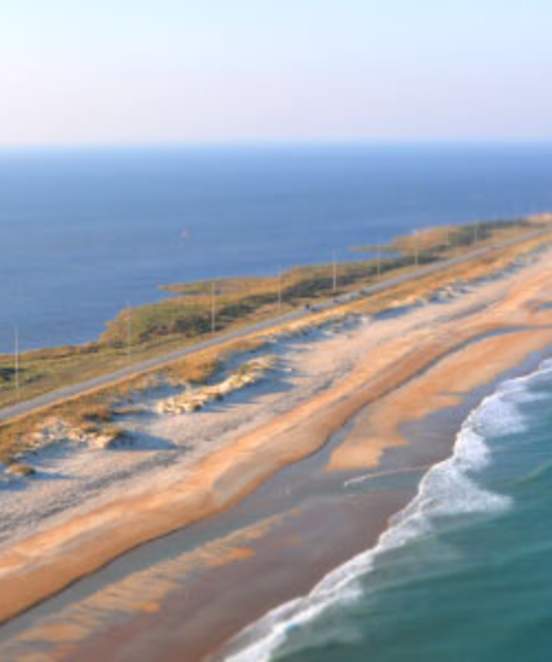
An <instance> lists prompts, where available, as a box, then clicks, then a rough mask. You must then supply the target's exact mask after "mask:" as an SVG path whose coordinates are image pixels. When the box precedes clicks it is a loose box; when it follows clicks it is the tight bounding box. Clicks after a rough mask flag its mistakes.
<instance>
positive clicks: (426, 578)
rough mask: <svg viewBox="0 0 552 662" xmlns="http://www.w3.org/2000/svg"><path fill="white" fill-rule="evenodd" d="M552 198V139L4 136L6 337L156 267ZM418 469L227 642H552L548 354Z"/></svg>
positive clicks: (346, 651)
mask: <svg viewBox="0 0 552 662" xmlns="http://www.w3.org/2000/svg"><path fill="white" fill-rule="evenodd" d="M547 210H552V145H548V146H546V145H544V146H536V145H486V146H483V145H463V146H460V145H433V146H427V145H426V146H414V145H410V146H287V147H264V148H261V147H250V148H238V147H233V148H224V149H223V148H202V149H200V148H181V149H172V150H169V149H165V150H161V149H148V150H145V149H144V150H141V149H133V150H129V149H127V150H122V149H121V150H103V149H102V150H95V151H93V150H89V151H78V150H74V151H20V152H3V153H0V246H1V254H0V255H1V257H0V260H1V261H0V282H1V284H2V285H1V286H2V290H1V295H0V301H1V306H0V351H10V349H11V348H12V338H13V328H14V325H17V327H18V328H19V332H20V336H21V341H22V348H23V349H26V348H31V347H40V346H47V345H54V344H55V345H58V344H64V343H77V342H82V341H86V340H90V339H93V338H95V337H96V336H97V335H98V333H100V332H101V330H102V328H103V325H104V324H105V322H106V320H108V319H110V318H112V317H113V316H114V315H115V314H116V313H117V312H118V310H119V309H120V308H121V307H123V306H124V305H126V304H127V302H128V303H130V304H131V305H137V304H140V303H143V302H148V301H154V300H156V299H158V298H159V297H161V296H162V294H161V293H160V292H159V290H158V285H160V284H162V283H170V282H175V281H183V280H194V279H200V278H214V277H221V276H230V275H238V274H266V273H274V272H276V271H277V270H278V269H280V268H285V267H290V266H293V265H297V264H305V263H316V262H323V261H328V260H329V259H331V255H332V251H334V250H335V251H336V252H337V254H338V256H339V258H340V259H342V260H345V259H348V258H350V257H351V256H352V255H353V254H352V253H350V250H349V249H350V247H351V246H355V245H359V244H364V243H370V242H374V241H381V240H387V239H390V238H391V237H392V236H394V235H397V234H400V233H404V232H409V231H411V230H412V229H414V228H417V227H420V226H430V225H436V224H446V223H458V222H462V221H473V220H475V219H487V218H500V217H502V218H509V217H515V216H520V215H525V214H528V213H536V212H540V211H547ZM551 291H552V289H551ZM412 480H416V481H417V482H416V483H415V484H413V485H412V488H413V493H414V492H416V491H417V494H416V496H415V498H414V499H413V500H412V501H411V502H410V504H409V505H408V506H407V507H406V508H405V509H404V510H403V511H401V512H400V513H398V514H397V515H396V516H395V517H394V518H393V520H392V522H391V524H390V526H389V528H388V529H387V530H386V531H385V532H384V533H383V534H382V536H381V537H380V539H379V541H378V543H377V544H376V545H375V546H374V547H372V548H370V549H366V550H365V551H364V552H363V553H361V554H360V555H358V556H356V557H355V558H353V559H351V560H350V561H348V562H347V563H345V564H344V565H342V566H340V567H338V568H336V569H334V570H333V571H332V572H330V573H329V574H328V575H327V576H326V577H325V578H324V579H323V580H322V581H321V582H320V583H319V584H318V585H317V586H316V587H315V588H314V589H313V591H312V592H311V593H310V594H308V595H305V596H302V597H299V598H297V599H295V600H294V601H292V602H290V603H287V604H283V605H281V606H280V607H278V608H277V609H276V610H274V611H272V612H269V613H268V614H267V615H266V616H265V617H263V618H262V619H261V620H260V621H258V622H257V623H254V624H252V625H251V626H250V627H249V628H248V629H247V630H246V631H245V632H244V633H242V635H239V636H238V639H237V640H236V643H237V645H236V647H235V648H234V649H233V651H234V652H233V653H232V657H231V658H229V659H231V660H233V661H234V662H246V661H247V662H262V661H263V660H269V659H272V660H279V661H285V662H344V661H347V662H365V661H367V660H368V661H372V660H373V661H374V662H415V661H418V660H424V661H431V662H433V661H439V662H440V661H441V660H447V661H448V662H496V661H497V660H500V661H501V662H517V661H520V660H523V661H524V662H526V661H529V662H533V661H535V662H541V661H542V662H546V661H547V660H550V659H552V526H551V513H552V361H544V362H543V363H542V364H541V365H540V366H539V367H538V369H534V368H533V372H530V373H529V374H527V375H526V376H524V377H515V378H511V379H509V380H508V381H505V382H503V383H502V384H500V385H498V387H497V388H496V390H495V392H494V393H493V394H491V395H489V396H488V397H486V399H485V400H484V401H483V402H482V403H481V404H479V405H478V406H477V407H476V408H475V409H474V410H473V411H472V412H471V414H470V415H469V416H468V418H467V419H466V420H465V421H464V423H463V425H462V427H461V429H460V430H459V431H458V434H457V437H456V442H455V446H454V449H453V452H452V455H451V456H450V457H449V458H448V459H446V460H445V461H443V462H441V463H439V464H436V465H434V466H433V467H432V468H431V469H429V471H427V472H426V473H425V474H424V473H423V472H421V473H420V474H419V475H418V476H414V477H413V478H412Z"/></svg>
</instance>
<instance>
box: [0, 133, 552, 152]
mask: <svg viewBox="0 0 552 662" xmlns="http://www.w3.org/2000/svg"><path fill="white" fill-rule="evenodd" d="M433 145H434V146H440V145H450V146H462V145H466V146H476V145H482V146H484V145H496V146H499V145H506V146H507V145H520V146H521V145H542V146H548V145H550V146H552V136H550V137H546V138H535V137H524V138H521V137H520V138H514V137H507V138H505V137H502V138H499V137H489V138H481V137H477V138H340V139H337V138H336V139H334V138H297V139H295V138H294V139H291V138H290V139H276V138H274V139H271V138H266V139H264V138H263V139H247V138H243V139H235V140H231V139H227V140H178V141H176V140H175V141H143V142H141V141H136V142H97V143H96V142H94V143H93V142H80V143H77V142H75V143H28V144H27V143H23V144H19V145H15V144H10V143H6V144H1V143H0V152H20V151H21V152H31V151H41V152H45V151H72V150H78V151H81V150H98V151H101V150H126V149H128V150H135V149H136V150H147V149H175V150H176V149H198V148H199V149H221V148H266V147H269V148H275V147H340V146H341V147H378V146H380V147H401V146H433Z"/></svg>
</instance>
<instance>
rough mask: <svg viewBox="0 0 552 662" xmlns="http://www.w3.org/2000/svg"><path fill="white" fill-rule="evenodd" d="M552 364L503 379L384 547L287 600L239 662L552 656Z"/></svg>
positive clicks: (256, 627) (248, 635) (458, 661)
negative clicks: (301, 594) (299, 596)
mask: <svg viewBox="0 0 552 662" xmlns="http://www.w3.org/2000/svg"><path fill="white" fill-rule="evenodd" d="M551 512H552V361H546V362H544V363H543V364H542V365H541V366H540V368H539V369H538V370H537V371H535V372H533V373H532V374H530V375H528V376H526V377H523V378H516V379H511V380H509V381H506V382H504V383H503V384H502V385H501V386H499V387H498V389H497V390H496V392H495V393H494V394H493V395H491V396H489V397H488V398H486V399H485V400H484V401H483V402H482V403H481V405H480V406H479V407H478V408H477V409H475V410H474V411H473V412H472V413H471V414H470V416H469V417H468V418H467V419H466V420H465V422H464V424H463V425H462V428H461V430H460V432H459V433H458V436H457V439H456V443H455V447H454V452H453V455H452V456H451V457H450V458H449V459H448V460H446V461H444V462H441V463H440V464H437V465H435V466H434V467H433V468H432V469H430V470H429V472H428V473H427V474H426V475H425V476H424V477H423V479H422V481H421V483H420V486H419V489H418V493H417V496H416V497H415V499H414V500H413V501H412V502H411V503H410V504H409V505H408V506H407V507H406V508H405V509H404V510H403V511H402V512H401V513H399V514H398V515H397V516H396V517H395V518H394V520H393V521H392V523H391V525H390V527H389V528H388V530H387V531H386V532H384V533H383V534H382V536H381V537H380V540H379V542H378V544H377V545H376V547H375V548H373V549H370V550H367V551H366V552H364V553H362V554H360V555H359V556H357V557H356V558H354V559H352V560H351V561H349V562H348V563H346V564H344V565H343V566H341V567H340V568H337V569H336V570H334V571H333V572H331V573H330V574H329V575H327V576H326V577H325V578H324V579H323V580H322V582H320V583H319V585H318V586H317V587H315V589H314V590H313V591H312V593H311V594H310V595H308V596H305V597H303V598H300V599H298V600H295V601H293V602H290V603H288V604H286V605H282V606H281V607H280V608H278V609H276V610H274V611H272V612H270V613H269V614H268V615H266V616H265V617H264V618H263V619H262V620H261V621H259V622H257V623H255V624H253V625H252V626H251V627H250V628H248V629H247V630H246V631H245V632H244V633H242V635H240V637H239V638H238V640H237V643H238V644H239V645H240V647H241V650H240V652H238V653H237V654H235V655H234V657H232V658H229V659H232V660H235V661H238V660H239V661H240V662H243V661H245V660H255V661H256V662H260V661H261V660H268V659H274V660H285V661H286V662H309V661H311V660H312V661H316V662H334V661H338V660H339V661H345V660H347V661H348V662H355V661H357V660H358V661H361V660H362V661H364V660H374V661H377V662H403V661H410V660H448V661H451V662H465V661H468V660H469V661H470V662H472V661H474V662H475V661H477V662H479V661H482V662H483V661H484V662H495V661H496V660H501V661H510V660H511V661H512V662H514V661H518V660H531V661H532V660H538V661H541V660H542V661H545V660H550V659H551V658H552V627H551V626H552V526H551V520H550V513H551Z"/></svg>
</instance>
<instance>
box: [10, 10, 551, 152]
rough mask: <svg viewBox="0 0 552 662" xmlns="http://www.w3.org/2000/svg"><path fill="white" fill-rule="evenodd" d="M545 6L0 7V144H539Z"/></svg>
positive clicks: (545, 107) (545, 117)
mask: <svg viewBox="0 0 552 662" xmlns="http://www.w3.org/2000/svg"><path fill="white" fill-rule="evenodd" d="M551 24H552V3H551V2H550V0H1V1H0V145H20V144H25V145H28V144H31V145H32V144H80V143H102V144H103V143H125V144H126V143H151V142H173V141H179V142H182V141H194V142H197V141H221V140H222V141H227V140H232V141H234V140H296V139H299V140H319V139H322V140H343V139H364V140H373V139H379V140H389V139H393V140H394V139H399V140H400V139H433V138H437V139H442V138H444V139H459V138H461V139H464V138H469V139H480V138H499V139H502V138H507V139H527V138H528V139H540V138H547V139H551V138H552V121H551V118H552V85H551V84H550V81H551V79H552V39H551V38H550V27H551Z"/></svg>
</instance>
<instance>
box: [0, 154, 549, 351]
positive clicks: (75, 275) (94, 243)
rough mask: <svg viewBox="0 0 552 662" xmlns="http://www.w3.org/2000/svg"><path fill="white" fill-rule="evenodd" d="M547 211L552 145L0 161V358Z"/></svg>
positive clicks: (33, 156) (5, 157)
mask: <svg viewBox="0 0 552 662" xmlns="http://www.w3.org/2000/svg"><path fill="white" fill-rule="evenodd" d="M549 209H552V145H541V146H537V145H469V144H467V145H466V144H464V145H445V144H441V145H438V144H436V145H379V146H378V145H333V146H330V145H325V146H324V145H302V146H301V145H287V146H274V145H267V146H250V147H238V146H234V147H202V148H200V147H187V148H185V147H182V148H174V149H168V148H167V149H161V148H158V149H154V148H148V149H138V148H135V149H122V148H121V149H88V150H85V149H73V150H20V151H7V150H4V151H1V152H0V247H1V260H0V282H1V283H2V291H1V298H0V303H1V305H0V351H2V352H8V351H11V350H12V349H13V338H14V327H17V328H18V330H19V336H20V341H21V348H22V350H25V349H30V348H37V347H45V346H52V345H63V344H67V343H80V342H85V341H89V340H93V339H95V338H96V337H97V336H98V334H99V333H101V331H102V329H103V328H104V325H105V322H106V321H108V320H109V319H112V318H113V317H114V316H115V315H116V314H117V312H118V311H119V310H120V309H121V308H122V307H124V306H126V305H128V304H130V305H133V306H134V305H138V304H141V303H146V302H152V301H156V300H158V299H160V298H161V297H162V296H163V294H162V292H161V291H160V290H159V288H158V286H159V285H161V284H164V283H165V284H166V283H172V282H177V281H188V280H197V279H203V278H217V277H224V276H233V275H242V274H269V273H276V272H277V271H278V270H279V269H281V268H287V267H292V266H294V265H298V264H310V263H317V262H328V261H329V260H331V257H332V253H333V252H334V251H335V252H336V254H337V258H338V259H339V260H346V259H352V258H354V257H358V255H355V254H353V253H351V252H350V248H351V247H352V246H356V245H359V244H365V243H370V242H375V241H385V240H388V239H390V238H391V237H392V236H395V235H397V234H400V233H405V232H409V231H412V229H414V228H416V227H421V226H430V225H436V224H446V223H458V222H467V221H473V220H476V219H488V218H499V217H515V216H520V215H523V214H528V213H534V212H539V211H544V210H549Z"/></svg>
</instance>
